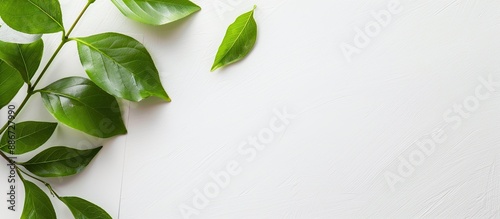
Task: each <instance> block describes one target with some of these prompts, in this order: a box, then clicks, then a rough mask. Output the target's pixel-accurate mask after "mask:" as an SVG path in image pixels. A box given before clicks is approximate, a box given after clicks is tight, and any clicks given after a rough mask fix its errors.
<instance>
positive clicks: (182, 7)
mask: <svg viewBox="0 0 500 219" xmlns="http://www.w3.org/2000/svg"><path fill="white" fill-rule="evenodd" d="M111 1H112V2H113V3H114V4H115V5H116V7H117V8H118V9H120V11H121V12H122V13H123V14H124V15H125V16H127V17H128V18H131V19H133V20H136V21H139V22H142V23H146V24H152V25H163V24H167V23H170V22H173V21H176V20H179V19H182V18H184V17H187V16H189V15H191V14H192V13H194V12H196V11H199V10H200V9H201V8H200V7H199V6H198V5H196V4H194V3H192V2H190V1H188V0H111Z"/></svg>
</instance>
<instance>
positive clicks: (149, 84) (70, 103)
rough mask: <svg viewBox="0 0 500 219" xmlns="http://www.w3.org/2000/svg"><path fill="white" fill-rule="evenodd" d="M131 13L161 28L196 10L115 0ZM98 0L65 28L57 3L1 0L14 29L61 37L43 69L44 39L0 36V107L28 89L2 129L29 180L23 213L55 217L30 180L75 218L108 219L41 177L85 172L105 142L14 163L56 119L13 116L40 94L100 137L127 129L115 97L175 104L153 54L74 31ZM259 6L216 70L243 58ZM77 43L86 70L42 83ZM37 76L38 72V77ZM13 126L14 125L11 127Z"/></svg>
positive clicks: (3, 151)
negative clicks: (68, 46)
mask: <svg viewBox="0 0 500 219" xmlns="http://www.w3.org/2000/svg"><path fill="white" fill-rule="evenodd" d="M111 1H112V2H113V4H114V5H115V6H116V7H117V8H118V9H119V10H120V11H121V12H122V13H123V14H124V15H125V16H127V17H129V18H131V19H133V20H136V21H139V22H142V23H145V24H149V25H164V24H168V23H171V22H174V21H177V20H180V19H183V18H185V17H187V16H190V15H192V14H193V13H195V12H197V11H199V10H200V9H201V8H200V7H199V6H198V5H196V4H194V3H192V2H190V1H189V0H163V1H142V0H140V1H139V0H130V1H134V4H128V3H127V4H126V3H125V0H111ZM94 2H95V0H87V3H86V4H85V6H84V7H83V9H82V10H81V12H80V14H79V15H78V16H77V18H76V19H75V21H74V22H73V23H72V25H71V26H70V28H69V29H67V30H66V29H65V28H64V25H63V19H62V11H61V7H60V4H59V1H58V0H2V1H0V17H2V19H3V21H4V22H5V23H6V24H7V25H8V26H9V27H10V28H12V29H15V30H16V31H19V32H22V33H26V34H49V33H59V32H60V33H61V41H60V43H59V45H58V46H57V48H56V49H55V51H54V52H53V53H52V55H51V56H50V58H49V59H48V61H47V63H45V65H44V66H43V68H41V70H40V71H39V73H38V74H36V73H37V72H38V70H39V69H40V63H41V59H42V55H43V50H44V43H43V40H42V39H38V40H36V41H35V42H33V43H30V44H15V43H7V42H1V41H0V48H1V50H0V80H2V82H4V81H5V84H7V85H6V86H2V87H0V109H2V108H3V107H5V106H7V105H8V103H9V102H10V101H12V99H13V98H14V97H15V96H16V95H17V93H19V92H20V90H21V88H22V87H23V85H26V86H27V89H26V94H25V96H24V98H23V100H22V102H21V104H20V105H19V107H17V109H10V107H9V121H8V122H7V123H5V124H4V125H3V126H2V128H0V135H2V136H1V138H0V156H1V157H3V158H4V159H5V160H6V161H7V162H8V163H9V164H10V165H12V166H13V167H14V168H15V171H16V172H17V174H18V175H19V178H20V179H21V181H22V182H23V184H24V189H25V191H26V192H25V194H26V198H25V202H24V207H23V212H22V215H21V218H56V212H55V210H54V207H53V205H52V203H51V201H50V198H49V197H48V196H47V194H46V193H45V192H44V191H43V190H42V189H41V188H39V187H38V186H37V185H36V184H34V183H33V182H31V181H30V180H27V179H26V178H25V177H24V176H28V177H29V178H31V179H32V180H35V181H38V182H39V183H41V184H43V185H45V186H46V187H47V189H48V191H49V192H50V194H51V195H52V196H54V197H56V198H57V199H59V200H60V201H61V202H63V203H64V204H65V205H66V206H67V207H68V208H69V209H70V211H71V212H72V214H73V216H74V217H75V218H111V216H110V215H109V214H108V213H107V212H106V211H105V210H103V209H102V208H101V207H99V206H97V205H95V204H93V203H91V202H89V201H87V200H85V199H82V198H79V197H62V196H59V194H58V193H56V191H55V190H54V189H53V187H52V186H51V185H50V184H49V183H47V182H46V181H45V180H43V179H42V178H47V177H67V176H71V175H75V174H78V173H80V172H81V171H83V170H84V169H85V167H86V166H87V165H88V164H89V163H90V162H91V161H92V160H93V159H94V157H95V156H96V155H97V154H98V152H99V151H100V149H101V148H102V146H99V147H95V148H93V149H88V150H79V149H74V148H72V147H67V146H53V147H50V148H48V149H46V150H44V151H42V152H40V153H38V154H36V155H35V156H34V157H32V158H31V159H29V160H28V161H26V162H16V161H14V160H13V159H11V158H10V157H9V156H8V154H10V155H23V154H25V153H28V152H31V151H34V150H36V149H38V148H39V147H41V146H42V145H43V144H45V143H46V142H47V141H48V140H49V138H50V137H51V136H52V135H53V133H54V131H55V129H56V127H57V126H58V123H52V122H40V121H23V122H20V123H18V124H15V123H14V121H15V120H16V117H17V116H18V115H19V113H21V112H22V111H23V110H24V109H25V108H26V106H27V104H28V102H29V101H30V100H31V99H32V97H34V96H35V95H36V94H40V97H41V99H42V101H43V104H44V106H45V108H46V109H47V111H48V112H49V113H50V114H52V116H53V117H54V118H55V119H56V120H57V121H58V122H59V123H61V124H64V125H66V126H68V127H70V128H73V129H76V130H79V131H81V132H83V133H86V134H88V135H91V136H95V137H98V138H110V137H114V136H118V135H122V134H126V133H127V129H126V127H125V125H124V122H123V119H122V114H121V110H120V107H119V104H118V99H124V100H129V101H133V102H139V101H142V100H143V99H145V98H149V97H158V98H161V99H163V100H165V101H166V102H170V97H169V96H168V94H167V92H166V91H165V89H164V88H163V85H162V83H161V80H160V77H159V72H158V70H157V68H156V65H155V63H154V61H153V59H152V58H151V55H150V54H149V52H148V51H147V49H146V48H145V47H144V45H143V44H141V43H140V42H139V41H137V40H135V39H133V38H132V37H129V36H126V35H123V34H120V33H101V34H96V35H92V36H86V37H73V36H71V34H72V33H73V30H74V29H75V28H76V27H77V25H78V23H79V22H80V20H81V19H82V17H83V16H84V14H85V13H86V12H87V10H88V9H89V8H90V6H91V5H92V4H93V3H94ZM254 10H255V7H254V9H253V10H252V11H250V12H247V13H245V14H243V15H241V16H240V17H238V18H237V20H236V21H235V23H233V24H232V25H231V26H230V27H229V28H228V31H227V33H226V37H225V38H224V40H223V42H222V44H221V46H220V48H219V52H218V53H217V56H216V61H215V63H214V67H213V68H212V70H215V69H217V68H220V67H223V66H225V65H228V64H231V63H234V62H236V61H238V60H240V59H242V58H243V57H244V56H246V55H247V54H248V53H249V52H250V50H251V49H252V48H253V46H254V44H255V41H256V34H257V25H256V23H255V20H254V18H253V15H254ZM71 41H75V42H76V45H77V49H78V55H79V58H80V62H81V64H82V68H83V70H85V72H86V73H87V75H88V79H87V78H82V77H74V76H73V77H66V78H62V79H60V80H57V81H55V82H52V83H50V84H49V85H48V86H46V87H43V88H40V87H39V85H40V82H41V80H42V78H44V76H45V75H46V74H48V73H49V69H50V66H51V65H52V63H53V62H54V61H55V59H56V58H57V57H58V55H59V53H60V51H61V50H62V48H63V47H64V46H65V45H66V44H67V43H68V42H71ZM35 76H36V77H35ZM10 125H16V126H17V130H16V131H15V132H12V133H11V131H10V130H9V126H10Z"/></svg>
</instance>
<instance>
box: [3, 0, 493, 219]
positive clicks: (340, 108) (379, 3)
mask: <svg viewBox="0 0 500 219" xmlns="http://www.w3.org/2000/svg"><path fill="white" fill-rule="evenodd" d="M194 2H195V3H197V4H199V5H200V6H201V7H202V8H203V10H202V11H200V12H198V13H196V14H195V15H194V16H192V17H189V18H187V19H185V20H182V21H179V22H176V23H173V24H169V25H166V26H161V27H151V26H146V25H143V24H139V23H136V22H134V21H131V20H129V19H127V18H125V17H123V16H122V15H121V14H120V12H119V11H118V10H117V9H116V8H114V6H113V5H112V3H111V2H110V1H105V0H98V1H97V2H96V3H95V4H94V5H92V6H91V8H90V9H89V11H88V13H87V14H86V15H85V16H84V17H83V21H82V22H81V24H79V25H78V27H77V29H76V30H75V32H74V36H87V35H92V34H96V33H101V32H110V31H112V32H121V33H125V34H128V35H131V36H133V37H134V38H136V39H138V40H139V41H141V42H143V43H144V44H145V45H146V47H147V48H148V49H149V51H150V53H151V54H152V56H153V59H154V60H155V62H156V64H157V66H158V69H159V71H160V76H161V79H162V81H163V84H164V86H165V88H166V90H167V92H168V93H169V95H170V96H171V98H172V99H173V101H172V102H171V103H164V102H162V101H160V100H159V99H155V98H151V99H148V100H146V101H143V102H141V103H139V104H136V103H128V102H124V103H123V109H124V112H125V115H124V117H125V118H126V120H127V123H128V124H127V125H128V131H129V134H128V135H126V136H120V137H117V138H114V139H110V140H107V141H105V142H99V141H96V140H94V139H89V137H88V136H85V135H83V134H79V133H77V132H76V131H73V130H70V129H68V128H66V127H63V126H62V125H61V126H60V127H59V128H58V129H57V131H56V134H57V135H58V136H60V137H61V136H62V138H63V139H62V140H59V139H58V138H57V137H54V138H52V139H51V142H50V143H48V144H47V145H46V147H48V146H51V145H50V144H52V145H56V144H66V145H71V146H75V145H77V143H75V142H76V141H77V142H82V141H84V142H87V141H90V142H91V143H92V144H93V145H98V144H104V146H105V148H104V150H103V151H101V153H100V154H99V155H98V156H97V157H96V159H95V161H94V162H93V163H92V165H90V166H89V167H88V168H87V169H86V171H85V172H84V173H83V174H81V175H79V176H77V177H72V178H70V179H65V180H62V181H61V180H53V182H54V187H55V188H56V190H57V191H59V193H61V194H62V195H77V196H81V197H84V198H86V199H88V200H90V201H92V202H94V203H97V204H99V205H100V206H102V207H103V208H104V209H106V210H107V211H108V212H109V213H110V214H111V215H112V216H113V217H114V218H117V217H119V218H124V219H128V218H152V219H156V218H158V219H159V218H182V217H183V215H182V213H181V211H180V208H183V207H186V206H190V207H192V210H193V211H192V212H194V213H195V215H193V216H192V217H190V218H366V217H374V218H387V217H391V218H409V217H439V218H465V217H472V218H489V217H496V218H499V217H500V186H499V185H500V170H499V168H500V166H499V162H500V135H499V133H500V125H499V124H500V96H499V94H500V92H499V91H497V90H500V86H497V87H495V88H496V90H495V91H489V90H488V89H487V87H485V86H484V83H481V82H480V80H481V79H480V78H483V79H484V80H488V77H491V78H492V80H494V81H500V41H499V40H498V36H499V35H500V14H499V13H498V12H499V11H500V3H499V2H498V1H493V0H481V1H478V0H440V1H431V0H414V1H411V0H400V1H391V0H373V1H360V0H357V1H346V0H343V1H340V0H330V1H326V0H323V1H319V0H316V1H310V2H304V1H298V0H255V1H243V0H208V1H194ZM397 3H399V7H398V9H399V13H397V14H393V15H392V19H391V20H390V22H388V25H386V26H385V27H381V30H380V33H378V34H374V35H372V36H371V37H368V38H369V41H370V42H369V43H368V44H367V45H366V46H365V47H364V48H362V49H359V51H358V52H359V53H356V54H354V55H352V56H351V57H350V58H351V61H350V62H349V61H348V59H347V58H346V56H345V55H344V54H343V52H342V50H341V45H342V44H343V43H346V44H350V45H353V46H354V40H355V38H356V37H357V34H358V33H357V32H356V31H355V30H356V28H359V29H364V28H365V27H366V26H367V25H369V24H373V22H376V21H377V20H376V19H375V18H374V17H373V16H372V15H371V14H372V12H374V13H380V12H381V10H387V9H388V5H390V4H397ZM84 4H85V1H83V0H82V1H78V2H75V1H70V0H62V1H61V5H62V7H63V13H64V18H65V19H66V20H65V24H66V26H69V24H70V23H71V21H72V20H74V18H75V17H76V16H77V13H78V11H79V10H81V8H82V7H83V5H84ZM216 5H218V6H219V7H223V6H225V7H224V8H223V9H224V10H222V9H221V8H218V9H217V7H216ZM253 5H257V10H256V12H255V18H256V21H257V23H258V26H259V35H258V41H257V44H256V46H255V49H254V50H253V52H252V53H251V54H250V55H249V57H248V58H246V59H245V60H243V61H242V62H240V63H237V64H235V65H232V66H230V67H227V68H224V69H221V70H218V71H216V72H214V73H210V71H209V70H210V67H211V64H212V62H213V59H214V56H215V54H216V51H217V48H218V46H219V44H220V42H221V40H222V37H223V36H224V33H225V30H226V28H227V26H228V25H229V24H230V23H232V22H233V21H234V19H235V18H236V17H237V16H238V15H240V14H242V13H244V12H247V11H249V10H251V9H252V7H253ZM58 38H59V36H58V35H51V36H44V39H45V40H46V46H47V49H46V53H47V54H51V52H52V51H53V50H54V47H55V46H56V45H57V43H58V42H57V40H58ZM44 60H46V58H45V59H44ZM69 75H82V76H83V75H84V72H83V70H82V68H81V65H80V63H79V60H78V57H77V55H76V48H75V45H74V43H70V44H68V46H67V47H66V48H65V49H64V50H63V52H62V54H61V55H60V56H59V57H58V58H57V59H56V62H55V63H54V65H53V66H52V67H51V73H50V75H49V76H47V77H46V78H45V79H44V80H43V83H44V84H48V83H49V82H50V81H52V80H55V79H58V78H61V77H63V76H69ZM478 87H479V88H478ZM477 89H479V90H480V93H482V94H488V98H482V99H481V100H479V99H478V98H477V95H476V90H477ZM474 100H478V101H477V102H476V103H475V102H474ZM464 101H465V105H467V106H468V107H469V109H472V110H469V111H466V114H467V115H465V114H463V115H462V116H460V117H457V116H458V115H460V114H458V113H455V112H454V111H453V110H454V107H457V106H459V105H463V104H464ZM471 104H472V105H471ZM30 106H31V107H32V110H31V111H26V112H25V113H23V114H22V116H21V117H23V118H26V119H49V120H53V119H52V118H51V117H50V116H49V115H48V113H46V112H45V110H44V109H43V108H42V107H41V101H40V100H39V99H36V100H34V101H32V102H31V103H30ZM471 106H474V107H472V108H471ZM35 109H36V110H35ZM284 109H286V111H287V112H289V113H291V114H294V115H295V118H294V119H293V120H291V121H290V123H289V124H288V125H287V126H286V129H285V130H283V131H280V132H275V133H274V135H275V136H274V138H273V139H272V142H270V143H268V144H266V147H265V149H263V150H259V151H258V152H257V153H256V157H255V159H252V160H251V161H248V159H249V155H248V154H244V153H242V152H241V150H239V147H240V145H241V144H242V143H245V142H247V141H248V138H251V137H253V136H258V135H259V133H260V132H262V131H263V130H265V129H266V128H268V127H269V122H270V121H273V119H274V118H276V115H275V112H274V111H275V110H278V111H283V110H284ZM450 110H451V111H450ZM450 112H451V113H450ZM445 115H447V116H448V118H451V117H453V118H455V119H456V118H459V119H460V120H461V123H460V125H457V124H458V123H457V122H456V121H455V122H451V121H449V120H446V119H445V118H444V117H445ZM436 133H441V134H442V136H445V137H446V140H444V141H442V142H441V143H439V144H437V145H436V147H435V149H434V150H433V151H432V152H431V153H429V154H425V155H424V157H423V160H422V162H420V163H419V164H418V165H415V167H414V168H412V169H414V170H413V171H409V170H408V171H406V172H405V173H409V174H407V175H405V176H400V177H402V178H400V179H401V181H398V182H397V183H396V184H394V185H393V186H392V187H391V183H390V181H388V180H387V178H386V176H387V174H388V173H393V174H398V175H401V173H400V172H398V168H399V167H400V166H401V165H402V164H401V163H402V162H404V161H401V160H400V159H403V160H410V158H411V156H413V155H415V154H419V153H420V154H422V152H421V149H420V148H419V147H418V146H417V143H418V142H422V141H424V140H426V139H429V138H432V137H430V136H432V135H433V134H434V135H436ZM75 139H78V140H75ZM81 139H86V140H81ZM245 148H246V149H248V146H245ZM234 162H236V163H238V164H240V166H239V167H240V168H241V171H240V173H239V174H237V175H236V176H231V178H230V182H229V184H228V186H226V187H225V188H222V189H220V191H218V193H217V194H216V195H215V197H213V198H209V199H208V204H207V205H206V206H203V208H196V207H195V206H193V199H196V195H195V194H196V193H195V191H197V190H199V191H202V192H203V189H204V188H205V187H206V186H207V185H211V183H212V182H213V181H214V180H213V179H212V177H211V176H210V173H212V172H214V173H219V172H220V171H222V170H224V169H225V168H226V165H227V164H228V163H234ZM6 171H7V170H6V169H4V168H2V170H1V171H0V175H5V177H6V175H7V172H6ZM403 174H404V173H403ZM2 183H4V182H3V181H1V182H0V186H3V188H5V190H6V189H7V186H6V184H5V185H4V184H2ZM392 188H393V189H392ZM0 191H4V190H3V189H1V188H0ZM18 192H19V193H22V191H18ZM0 198H1V197H0ZM22 200H23V199H22V197H19V201H20V202H22ZM54 202H55V203H56V204H55V206H56V210H57V212H58V216H59V217H60V218H68V217H70V213H69V211H68V210H66V209H65V207H64V206H63V205H62V204H60V203H58V202H57V201H56V200H54ZM19 209H20V208H19ZM0 211H1V215H2V218H3V217H4V216H3V215H7V214H8V215H9V217H10V216H12V218H16V217H18V216H16V215H19V213H20V212H17V214H11V213H8V211H7V210H6V206H5V207H4V208H2V209H0Z"/></svg>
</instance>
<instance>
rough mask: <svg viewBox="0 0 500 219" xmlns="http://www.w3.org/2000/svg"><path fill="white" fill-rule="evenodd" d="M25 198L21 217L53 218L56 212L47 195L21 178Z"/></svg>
mask: <svg viewBox="0 0 500 219" xmlns="http://www.w3.org/2000/svg"><path fill="white" fill-rule="evenodd" d="M23 184H24V191H25V193H26V194H25V199H24V207H23V213H22V214H21V219H38V218H43V219H55V218H56V212H55V210H54V206H52V202H50V199H49V197H48V196H47V195H46V194H45V192H43V190H41V189H40V188H38V186H37V185H35V184H34V183H32V182H30V181H27V180H25V179H23Z"/></svg>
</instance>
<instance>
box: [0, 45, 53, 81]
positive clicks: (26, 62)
mask: <svg viewBox="0 0 500 219" xmlns="http://www.w3.org/2000/svg"><path fill="white" fill-rule="evenodd" d="M0 48H1V49H0V60H3V61H4V62H5V63H7V64H8V65H10V66H11V67H13V68H15V69H16V70H17V71H18V72H19V73H20V74H21V76H22V78H23V80H24V81H25V82H26V83H28V82H29V81H30V79H31V78H32V77H33V75H35V73H36V70H37V69H38V67H39V66H40V61H41V60H42V55H43V41H42V40H41V39H40V40H37V41H35V42H33V43H30V44H15V43H6V42H2V41H0Z"/></svg>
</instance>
